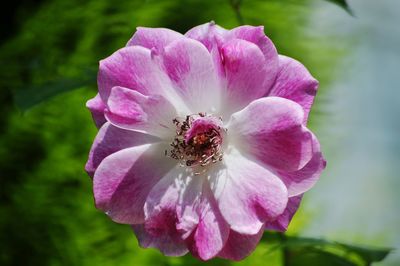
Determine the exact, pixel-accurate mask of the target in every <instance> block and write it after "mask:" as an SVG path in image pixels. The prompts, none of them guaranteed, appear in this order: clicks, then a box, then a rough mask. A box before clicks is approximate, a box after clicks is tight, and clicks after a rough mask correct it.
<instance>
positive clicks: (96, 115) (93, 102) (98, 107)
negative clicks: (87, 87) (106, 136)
mask: <svg viewBox="0 0 400 266" xmlns="http://www.w3.org/2000/svg"><path fill="white" fill-rule="evenodd" d="M86 107H87V108H88V109H89V110H90V112H91V113H92V117H93V120H94V123H95V124H96V126H97V128H101V126H102V125H103V124H104V123H105V122H107V120H106V118H105V117H104V109H105V108H106V106H105V104H104V103H103V101H102V100H101V98H100V95H99V94H96V96H95V97H94V98H92V99H90V100H89V101H87V102H86Z"/></svg>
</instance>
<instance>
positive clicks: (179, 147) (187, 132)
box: [165, 113, 226, 175]
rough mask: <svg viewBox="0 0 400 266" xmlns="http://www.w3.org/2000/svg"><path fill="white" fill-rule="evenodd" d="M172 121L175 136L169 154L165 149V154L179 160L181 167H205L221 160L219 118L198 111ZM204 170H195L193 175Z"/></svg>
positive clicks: (220, 120) (220, 122)
mask: <svg viewBox="0 0 400 266" xmlns="http://www.w3.org/2000/svg"><path fill="white" fill-rule="evenodd" d="M172 123H173V124H174V125H175V126H176V136H175V138H174V140H173V141H172V142H171V144H170V145H171V147H172V149H171V150H170V151H169V154H168V151H167V150H166V151H165V155H166V156H169V157H171V158H173V159H175V160H179V161H180V162H179V164H180V165H181V166H182V167H185V166H186V167H195V166H200V167H206V166H207V165H209V164H211V163H216V162H219V161H222V158H223V152H222V137H223V136H222V133H223V132H222V131H221V126H220V125H222V119H221V118H219V120H218V119H216V118H215V117H213V116H209V115H207V114H206V113H198V114H195V115H187V116H186V118H185V119H183V120H182V119H179V118H174V119H173V120H172ZM224 130H225V129H224ZM225 131H226V130H225ZM196 169H197V168H196ZM205 171H206V169H204V170H202V171H197V170H196V172H194V175H200V174H202V173H204V172H205Z"/></svg>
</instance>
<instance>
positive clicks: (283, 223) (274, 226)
mask: <svg viewBox="0 0 400 266" xmlns="http://www.w3.org/2000/svg"><path fill="white" fill-rule="evenodd" d="M302 197H303V195H299V196H294V197H291V198H289V201H288V204H287V206H286V209H285V211H284V212H283V213H282V214H281V215H280V216H279V217H278V218H277V219H276V220H275V221H273V222H269V223H266V224H265V229H266V230H274V231H280V232H285V231H286V230H287V229H288V226H289V223H290V221H291V220H292V218H293V216H294V214H295V213H296V211H297V209H298V208H299V206H300V202H301V198H302Z"/></svg>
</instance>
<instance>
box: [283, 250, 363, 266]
mask: <svg viewBox="0 0 400 266" xmlns="http://www.w3.org/2000/svg"><path fill="white" fill-rule="evenodd" d="M289 256H290V257H289V261H288V263H287V265H290V266H303V265H313V266H357V264H355V263H354V262H352V261H349V260H347V259H345V258H343V257H340V256H338V255H335V254H332V253H330V252H326V251H323V250H319V249H311V250H309V251H304V250H301V251H297V252H293V251H290V253H289Z"/></svg>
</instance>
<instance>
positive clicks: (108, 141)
mask: <svg viewBox="0 0 400 266" xmlns="http://www.w3.org/2000/svg"><path fill="white" fill-rule="evenodd" d="M158 141H160V139H158V138H156V137H153V136H150V135H147V134H143V133H140V132H135V131H130V130H125V129H121V128H118V127H115V126H113V125H111V124H110V123H108V122H107V123H105V124H104V125H103V126H102V127H101V128H100V130H99V132H98V133H97V136H96V138H95V140H94V142H93V145H92V147H91V149H90V152H89V159H88V161H87V163H86V166H85V170H86V172H87V173H88V174H89V175H90V176H91V177H93V175H94V172H95V171H96V169H97V167H98V166H99V164H100V163H101V162H102V161H103V159H104V158H106V157H107V156H109V155H111V154H113V153H115V152H117V151H119V150H122V149H126V148H130V147H133V146H138V145H143V144H148V143H154V142H158Z"/></svg>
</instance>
